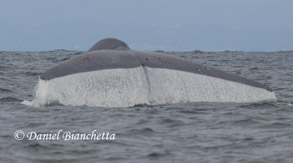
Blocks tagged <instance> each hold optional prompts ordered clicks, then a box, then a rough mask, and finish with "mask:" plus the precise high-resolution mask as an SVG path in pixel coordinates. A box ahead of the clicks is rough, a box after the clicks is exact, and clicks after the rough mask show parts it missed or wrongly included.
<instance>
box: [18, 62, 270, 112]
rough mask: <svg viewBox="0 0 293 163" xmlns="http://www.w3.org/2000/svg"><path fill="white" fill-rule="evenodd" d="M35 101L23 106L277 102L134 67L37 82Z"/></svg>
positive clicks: (236, 87)
mask: <svg viewBox="0 0 293 163" xmlns="http://www.w3.org/2000/svg"><path fill="white" fill-rule="evenodd" d="M35 96H36V97H35V99H34V100H33V101H31V102H29V101H24V102H23V104H26V105H30V106H42V105H46V104H51V103H61V104H63V105H73V106H83V105H85V106H98V107H129V106H134V105H137V104H147V105H159V104H172V103H181V102H239V103H242V102H245V103H247V102H248V103H250V102H259V101H264V100H272V99H276V97H275V94H274V93H273V92H269V91H267V90H265V89H261V88H256V87H252V86H248V85H245V84H241V83H236V82H232V81H227V80H223V79H219V78H214V77H210V76H206V75H200V74H194V73H189V72H184V71H177V70H170V69H161V68H148V67H137V68H129V69H106V70H99V71H92V72H85V73H77V74H72V75H67V76H64V77H60V78H55V79H52V80H49V81H45V80H41V79H40V80H39V82H38V84H37V86H36V91H35Z"/></svg>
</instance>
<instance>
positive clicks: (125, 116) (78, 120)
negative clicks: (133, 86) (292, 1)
mask: <svg viewBox="0 0 293 163" xmlns="http://www.w3.org/2000/svg"><path fill="white" fill-rule="evenodd" d="M81 53H82V52H79V51H67V50H55V51H42V52H4V51H2V52H0V162H1V163H2V162H3V163H14V162H19V163H39V162H48V163H51V162H58V163H66V162H70V163H80V162H83V163H92V162H119V163H120V162H134V163H137V162H140V163H148V162H175V163H177V162H180V163H183V162H184V163H185V162H188V163H189V162H194V163H197V162H207V163H230V162H231V163H236V162H237V163H289V162H293V51H280V52H238V51H221V52H202V51H191V52H167V53H168V54H170V55H176V56H178V57H182V58H185V59H187V60H191V61H193V62H196V63H201V64H204V65H206V66H209V67H214V68H217V69H221V70H224V71H227V72H230V73H233V74H237V75H240V76H243V77H246V78H249V79H252V80H255V81H258V82H261V83H264V84H266V85H267V86H269V87H271V88H272V89H273V90H274V92H275V93H276V96H277V98H278V100H276V101H271V102H262V103H254V104H249V103H245V104H243V103H242V104H239V103H187V104H175V105H160V106H135V107H130V108H96V107H74V106H63V105H58V104H55V105H50V106H44V107H40V108H33V107H29V106H26V105H23V104H21V102H22V101H23V100H32V99H33V98H34V97H33V93H34V87H35V85H36V84H37V81H38V79H39V76H40V74H42V73H43V72H45V71H46V70H48V69H50V68H52V67H54V66H55V65H57V64H58V63H60V62H62V61H65V60H67V59H69V58H70V57H72V56H75V55H79V54H81ZM17 130H22V131H23V132H24V133H25V136H27V133H29V132H35V133H36V134H38V135H42V134H43V135H44V134H50V133H51V134H54V133H55V134H56V133H57V132H58V131H60V130H62V131H61V134H60V139H59V140H36V139H34V140H28V137H24V139H23V140H16V139H15V136H16V138H21V136H22V135H21V133H20V134H19V133H18V134H15V132H16V131H17ZM94 130H96V133H103V132H105V133H107V132H109V133H110V134H115V140H64V139H63V137H62V136H63V134H64V133H65V132H70V133H73V134H74V133H75V134H76V135H77V134H90V133H92V132H93V131H94Z"/></svg>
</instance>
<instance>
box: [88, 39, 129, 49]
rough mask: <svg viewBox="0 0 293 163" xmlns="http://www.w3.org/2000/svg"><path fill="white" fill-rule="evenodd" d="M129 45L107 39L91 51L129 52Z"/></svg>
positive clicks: (94, 46)
mask: <svg viewBox="0 0 293 163" xmlns="http://www.w3.org/2000/svg"><path fill="white" fill-rule="evenodd" d="M129 49H130V48H129V47H128V45H127V44H126V43H125V42H123V41H121V40H118V39H116V38H105V39H103V40H100V41H98V42H97V43H96V44H95V45H93V46H92V47H91V48H90V49H89V51H95V50H129Z"/></svg>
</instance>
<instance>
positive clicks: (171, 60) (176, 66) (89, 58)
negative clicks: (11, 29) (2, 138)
mask: <svg viewBox="0 0 293 163" xmlns="http://www.w3.org/2000/svg"><path fill="white" fill-rule="evenodd" d="M139 66H145V67H151V68H165V69H172V70H180V71H186V72H191V73H196V74H202V75H207V76H212V77H216V78H220V79H224V80H229V81H234V82H238V83H242V84H246V85H250V86H253V87H258V88H263V89H266V90H268V91H272V89H271V88H269V87H267V86H265V85H263V84H261V83H258V82H255V81H252V80H249V79H246V78H243V77H240V76H237V75H233V74H229V73H226V72H224V71H220V70H217V69H213V68H209V67H206V66H204V65H201V64H196V63H194V62H190V61H187V60H184V59H181V58H179V57H175V56H171V55H167V54H163V53H154V52H141V51H135V50H131V49H130V48H129V47H128V46H127V44H126V43H124V42H123V41H120V40H117V39H114V38H108V39H104V40H101V41H99V42H97V43H96V44H95V45H94V46H92V47H91V48H90V49H89V51H88V52H86V53H84V54H82V55H79V56H76V57H73V58H72V59H70V60H67V61H65V62H63V63H61V64H59V65H57V66H56V67H54V68H52V69H50V70H48V71H47V72H45V73H43V74H42V75H41V79H43V80H51V79H54V78H58V77H62V76H66V75H70V74H75V73H81V72H89V71H96V70H103V69H115V68H135V67H139Z"/></svg>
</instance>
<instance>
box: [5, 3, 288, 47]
mask: <svg viewBox="0 0 293 163" xmlns="http://www.w3.org/2000/svg"><path fill="white" fill-rule="evenodd" d="M292 20H293V0H0V51H1V50H7V51H11V50H29V51H39V50H55V49H69V50H87V49H89V48H90V47H91V46H92V45H93V44H94V43H95V42H97V41H98V40H100V39H103V38H106V37H116V38H118V39H121V40H123V41H125V42H126V43H128V45H129V46H130V47H131V48H133V49H139V50H166V51H172V50H175V51H184V50H196V49H198V50H211V51H218V50H244V51H254V50H257V51H260V50H261V51H263V50H264V51H275V50H292V49H293V21H292Z"/></svg>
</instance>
